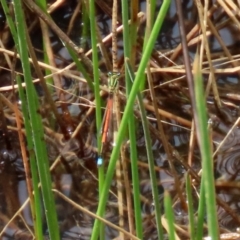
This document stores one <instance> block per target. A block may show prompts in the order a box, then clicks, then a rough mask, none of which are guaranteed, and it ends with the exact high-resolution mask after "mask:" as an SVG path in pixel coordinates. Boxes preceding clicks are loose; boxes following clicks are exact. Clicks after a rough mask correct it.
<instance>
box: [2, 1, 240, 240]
mask: <svg viewBox="0 0 240 240" xmlns="http://www.w3.org/2000/svg"><path fill="white" fill-rule="evenodd" d="M1 2H2V1H1ZM22 2H23V6H24V12H25V19H26V24H27V29H28V34H29V39H28V40H27V45H28V48H29V49H32V50H33V52H34V53H31V54H29V61H30V64H31V68H32V69H31V70H32V72H31V73H32V81H33V82H34V86H35V89H36V92H37V94H38V98H39V109H38V113H39V114H40V115H41V116H42V124H43V127H44V140H45V142H46V146H47V151H48V158H49V159H48V160H49V163H50V169H51V174H52V180H53V183H52V188H53V192H54V197H55V203H56V208H57V215H58V221H59V228H60V233H61V236H62V238H61V239H90V236H91V234H92V227H93V222H94V218H95V215H94V214H95V213H96V210H97V206H98V195H99V189H98V187H99V178H98V174H99V172H98V168H97V165H96V157H97V155H98V149H97V136H98V133H97V130H96V120H95V95H94V91H93V89H92V87H93V85H91V84H92V82H91V81H92V79H93V69H94V66H93V65H92V48H91V36H90V30H89V20H88V19H89V18H88V10H87V6H86V5H85V3H84V2H83V1H77V0H71V1H49V3H48V12H49V13H50V15H51V17H52V19H53V21H47V20H46V19H44V18H45V15H44V14H42V11H41V10H39V11H40V12H39V11H37V10H36V9H35V8H34V7H33V6H32V5H30V3H31V1H30V0H26V1H25V0H24V1H22ZM134 2H135V1H134ZM136 2H137V1H136ZM176 2H180V1H176ZM131 4H132V5H131V21H130V20H129V25H130V26H131V25H133V28H132V29H133V30H134V29H135V30H136V39H135V42H134V44H133V45H132V48H131V56H130V61H131V63H132V66H134V67H133V68H134V71H135V72H137V70H138V66H139V63H140V61H141V58H142V54H143V48H144V47H143V46H144V42H145V39H144V37H145V36H148V35H146V34H147V33H146V32H147V31H150V32H151V30H150V27H149V25H148V24H150V25H151V21H152V20H151V17H150V15H149V12H147V11H149V9H148V7H146V5H145V4H146V3H145V2H144V1H141V3H139V7H138V6H134V3H131ZM160 5H161V3H160V1H157V7H156V9H157V12H158V10H159V8H160ZM8 6H9V9H10V13H11V18H12V19H13V20H14V9H13V5H12V4H11V3H9V5H8ZM135 7H136V8H135ZM179 7H181V8H182V10H183V14H181V11H180V10H179ZM118 9H119V11H118V17H117V24H118V26H117V43H118V54H117V68H118V70H119V72H120V73H121V77H120V79H119V92H118V101H119V109H118V110H119V111H118V112H119V113H120V114H119V115H121V113H122V112H123V111H124V106H125V105H126V103H127V101H128V97H127V95H126V86H125V80H124V79H125V76H124V66H125V56H124V47H125V46H124V44H123V26H122V16H121V3H120V2H118ZM146 12H147V13H146ZM239 13H240V5H239V1H223V0H216V1H210V2H208V1H204V2H201V1H199V0H196V1H189V0H186V1H185V0H184V1H182V4H181V6H178V5H176V4H175V2H174V1H172V3H171V5H170V10H169V12H168V14H167V17H166V18H165V20H164V24H163V27H162V30H161V33H160V34H159V36H158V38H157V40H156V43H155V45H154V49H153V52H152V54H151V58H150V60H149V64H148V67H147V68H146V70H145V73H146V75H145V77H146V79H147V82H146V85H145V86H144V88H142V90H141V94H142V96H143V98H144V107H145V110H146V112H147V119H148V125H149V130H150V136H151V143H152V153H153V157H154V170H155V174H156V177H157V189H158V194H159V196H158V197H159V201H160V203H161V204H162V202H163V196H164V192H165V191H168V192H169V193H170V196H171V199H172V203H173V205H172V209H173V212H174V216H175V231H176V236H175V237H176V239H190V238H191V235H190V231H189V229H188V223H189V215H188V206H187V203H188V201H187V196H186V195H187V194H186V189H185V188H186V178H185V175H186V173H188V174H189V175H190V176H191V188H192V198H193V207H192V208H193V211H194V213H195V217H196V218H197V216H196V213H197V208H198V203H199V191H200V182H201V177H202V161H201V154H200V151H199V144H198V140H197V134H196V133H197V131H199V130H198V126H197V125H195V124H194V118H193V116H194V114H193V113H194V111H195V109H194V107H193V106H194V105H193V97H194V90H193V82H194V79H193V75H194V74H195V73H194V71H193V70H192V69H193V62H194V58H195V56H196V54H197V55H199V63H198V64H199V66H200V69H201V74H202V76H203V81H204V91H205V92H204V96H202V99H203V100H204V102H206V104H207V114H208V119H209V123H208V125H209V138H210V140H211V148H212V161H213V165H214V173H213V174H214V178H215V189H216V202H217V206H216V211H217V217H218V223H219V229H220V233H221V235H220V239H240V234H238V233H237V227H238V226H239V224H240V217H239V213H240V208H239V182H238V181H239V179H240V178H239V176H240V174H239V172H240V171H239V170H240V162H239V161H240V151H239V142H240V140H239V137H240V132H239V121H240V120H239V101H240V91H239V90H240V82H239V76H240V66H239V61H240V60H239V58H240V55H239V53H240V48H239V44H240V39H239V29H240V22H239V19H240V15H239ZM154 16H155V14H154ZM111 20H112V2H111V1H100V0H98V1H96V23H97V41H98V43H99V45H98V47H99V48H98V49H99V52H98V58H99V66H97V68H98V69H100V79H101V87H100V90H101V97H102V99H103V102H105V100H106V98H107V95H108V89H107V87H106V84H107V72H108V71H112V63H111V61H112V56H113V55H112V32H111V26H110V25H109V24H110V22H111ZM54 23H55V24H56V26H55V24H54ZM58 27H59V29H61V30H62V31H63V32H61V31H59V30H58ZM0 28H1V41H0V61H1V64H0V66H1V67H0V119H1V120H0V209H1V212H0V226H1V228H0V229H1V233H0V236H1V239H32V236H34V231H33V221H32V217H31V213H30V212H31V211H30V207H29V205H26V203H27V202H28V201H29V198H28V197H29V194H28V191H29V186H28V187H27V184H28V181H27V180H26V179H27V178H31V174H30V173H29V171H30V169H29V163H28V158H29V156H30V155H31V153H29V151H28V149H27V145H26V138H25V134H26V131H25V126H24V124H23V112H22V110H23V106H22V103H21V101H20V98H19V89H18V85H17V82H16V78H17V76H20V78H21V81H22V86H23V88H25V81H24V80H23V78H22V75H23V70H22V65H21V61H20V57H19V54H18V52H17V48H16V46H15V44H14V40H13V38H12V34H11V32H10V30H9V26H8V23H7V21H6V18H5V14H4V12H3V10H1V12H0ZM56 29H57V30H56ZM179 29H180V30H179ZM62 34H64V35H62ZM59 39H61V40H62V41H63V42H66V41H70V39H71V41H72V42H71V43H70V42H68V43H70V47H72V49H73V48H74V47H75V45H77V46H80V47H81V49H82V51H81V52H78V57H79V59H81V61H82V62H83V65H84V71H85V73H83V72H80V71H79V68H78V66H76V63H75V62H74V61H73V60H72V57H71V56H70V54H69V53H68V51H67V49H66V48H65V47H64V46H63V44H62V41H60V40H59ZM129 41H132V39H129ZM133 41H134V40H133ZM43 43H44V44H43ZM71 44H73V45H71ZM43 46H44V48H43ZM29 52H30V50H29ZM44 54H46V55H44ZM46 56H47V57H48V59H46ZM86 76H87V77H88V79H86ZM43 78H44V80H43ZM43 81H45V83H47V85H46V86H44V85H43ZM103 106H104V104H103ZM132 115H133V116H134V119H135V120H134V126H132V127H134V128H136V149H137V158H138V161H137V166H138V174H139V189H140V201H141V202H140V203H141V204H140V205H141V218H142V226H143V239H157V238H158V237H157V236H158V235H157V234H158V233H157V227H156V220H155V211H154V204H153V196H152V195H153V194H152V182H151V180H150V179H151V177H150V172H149V163H148V160H149V159H148V155H147V151H146V142H145V141H146V140H145V138H144V131H143V127H142V120H141V112H140V110H139V106H138V104H137V102H136V104H135V106H134V109H133V111H132ZM120 118H121V116H120ZM20 129H21V130H20ZM127 136H128V134H126V137H125V141H124V142H123V144H122V149H121V157H120V158H119V161H118V165H117V173H116V176H115V177H114V179H113V180H112V183H111V189H110V192H109V199H108V202H107V207H106V211H105V220H106V221H105V224H106V236H107V237H106V239H114V238H117V237H119V239H137V238H136V237H134V236H136V226H135V224H136V219H135V217H134V216H135V215H134V213H135V211H136V209H134V206H133V189H132V185H133V183H132V181H133V176H132V169H131V166H132V165H131V160H132V159H131V156H132V155H131V154H132V148H131V147H130V143H129V141H128V139H129V138H128V137H127ZM111 151H112V146H110V145H109V146H107V147H106V152H105V153H104V158H105V159H106V161H105V165H106V166H105V167H106V168H107V165H108V159H109V157H110V155H111ZM30 189H31V187H30ZM24 204H25V205H26V206H25V207H24ZM161 208H162V217H161V220H162V224H163V229H164V237H165V238H166V239H168V237H167V232H168V223H167V219H166V216H165V214H164V208H163V207H161ZM43 229H44V233H45V234H46V235H47V234H48V231H47V227H46V223H45V220H44V224H43ZM127 234H128V235H127ZM204 234H205V235H206V236H207V235H208V230H207V226H206V225H204Z"/></svg>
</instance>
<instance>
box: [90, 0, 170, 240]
mask: <svg viewBox="0 0 240 240" xmlns="http://www.w3.org/2000/svg"><path fill="white" fill-rule="evenodd" d="M170 2H171V1H169V0H165V1H163V4H162V7H161V10H160V11H159V13H158V17H157V19H156V22H155V24H154V27H153V31H152V34H151V35H150V37H149V41H148V43H147V46H146V49H145V51H144V52H143V55H142V59H141V62H140V65H139V69H138V71H137V74H136V78H135V80H134V83H133V86H132V90H131V93H130V95H129V98H128V101H127V105H126V108H125V110H124V113H123V117H122V121H121V124H120V126H119V130H118V135H117V142H116V146H115V147H114V148H113V151H112V154H111V157H110V161H109V166H108V169H107V173H106V178H105V181H104V185H103V189H102V192H101V193H100V199H99V205H98V210H97V213H96V214H97V215H98V216H103V213H104V209H105V206H106V203H107V199H108V192H109V189H110V186H111V182H112V178H113V175H114V172H115V166H116V162H117V159H118V156H119V152H120V147H121V144H122V141H123V139H124V137H125V131H126V129H127V124H128V118H129V115H130V114H131V111H132V108H133V104H134V101H135V98H136V95H137V93H138V90H139V84H140V83H141V82H140V81H141V76H142V75H143V74H144V71H145V68H146V65H147V63H148V60H149V58H150V55H151V53H152V49H153V47H154V43H155V41H156V39H157V36H158V34H159V31H160V28H161V26H162V23H163V20H164V17H165V16H166V13H167V10H168V8H169V5H170ZM99 226H100V220H98V219H95V222H94V226H93V231H92V236H91V240H97V239H98V230H99Z"/></svg>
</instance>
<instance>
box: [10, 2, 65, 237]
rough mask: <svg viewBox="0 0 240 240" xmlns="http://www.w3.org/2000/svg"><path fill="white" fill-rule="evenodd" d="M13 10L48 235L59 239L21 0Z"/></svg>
mask: <svg viewBox="0 0 240 240" xmlns="http://www.w3.org/2000/svg"><path fill="white" fill-rule="evenodd" d="M14 11H15V18H16V22H17V25H16V26H17V33H18V42H17V43H16V44H17V45H19V50H20V51H19V54H20V57H21V63H22V68H23V74H24V79H25V83H26V94H27V104H28V111H29V116H30V122H31V132H32V138H33V143H34V151H35V155H36V160H37V166H38V173H39V178H40V182H41V187H42V188H41V189H42V196H43V203H44V208H45V214H46V219H47V224H48V230H49V237H50V239H54V240H58V239H60V236H59V227H58V221H57V214H56V208H55V202H54V198H53V193H52V191H51V176H50V171H49V162H48V155H47V149H46V145H45V142H44V132H43V124H42V119H41V116H40V114H39V112H38V109H39V105H38V99H37V94H36V91H35V89H34V85H33V83H32V76H31V70H30V63H29V60H28V48H27V45H26V42H27V39H26V26H25V17H24V12H23V6H22V2H21V1H18V0H14Z"/></svg>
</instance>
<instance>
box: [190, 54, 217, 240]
mask: <svg viewBox="0 0 240 240" xmlns="http://www.w3.org/2000/svg"><path fill="white" fill-rule="evenodd" d="M199 66H200V64H199V60H198V56H196V60H195V63H194V73H195V74H194V83H195V84H194V90H195V97H196V111H197V118H196V119H195V121H196V130H197V136H198V142H199V147H200V152H201V157H202V170H203V174H202V178H203V184H204V190H205V198H206V205H207V220H208V230H209V236H210V237H211V239H212V240H215V239H216V240H217V239H219V229H218V220H217V211H216V193H215V183H214V173H213V159H212V149H211V142H210V139H209V134H208V119H207V107H206V103H205V98H203V96H205V94H204V91H203V79H202V75H201V70H200V67H199Z"/></svg>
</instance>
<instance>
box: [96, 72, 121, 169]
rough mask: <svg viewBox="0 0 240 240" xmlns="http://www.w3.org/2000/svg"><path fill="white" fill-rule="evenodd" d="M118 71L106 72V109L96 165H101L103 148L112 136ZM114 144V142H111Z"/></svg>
mask: <svg viewBox="0 0 240 240" xmlns="http://www.w3.org/2000/svg"><path fill="white" fill-rule="evenodd" d="M119 76H120V73H116V72H109V73H108V94H109V95H108V100H107V106H106V110H105V113H104V116H103V122H102V127H101V134H102V143H101V150H100V152H99V155H98V160H97V165H98V166H101V165H102V164H103V157H102V155H103V150H104V149H105V145H106V143H108V142H109V140H113V141H114V139H111V137H110V136H113V135H114V133H113V131H114V121H116V116H114V115H115V110H114V95H115V93H116V88H117V85H118V79H119ZM113 145H114V143H113Z"/></svg>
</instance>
